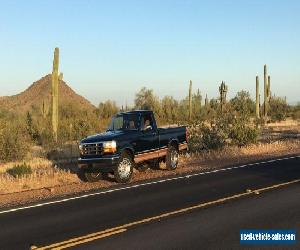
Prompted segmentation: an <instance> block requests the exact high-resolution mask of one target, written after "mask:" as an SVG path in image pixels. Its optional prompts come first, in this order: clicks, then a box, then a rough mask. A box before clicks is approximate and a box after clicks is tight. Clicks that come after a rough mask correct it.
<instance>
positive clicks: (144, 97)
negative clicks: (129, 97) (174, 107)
mask: <svg viewBox="0 0 300 250" xmlns="http://www.w3.org/2000/svg"><path fill="white" fill-rule="evenodd" d="M134 103H135V108H136V109H145V110H153V111H154V112H155V114H157V115H158V116H160V111H161V110H160V103H159V98H158V97H157V96H155V95H154V93H153V89H147V88H146V87H143V88H142V89H141V90H140V91H139V92H137V93H136V95H135V100H134Z"/></svg>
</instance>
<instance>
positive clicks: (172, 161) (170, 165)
mask: <svg viewBox="0 0 300 250" xmlns="http://www.w3.org/2000/svg"><path fill="white" fill-rule="evenodd" d="M178 160H179V152H178V149H177V148H176V147H175V146H173V145H170V146H169V148H168V152H167V155H166V167H167V169H168V170H175V169H176V168H177V166H178Z"/></svg>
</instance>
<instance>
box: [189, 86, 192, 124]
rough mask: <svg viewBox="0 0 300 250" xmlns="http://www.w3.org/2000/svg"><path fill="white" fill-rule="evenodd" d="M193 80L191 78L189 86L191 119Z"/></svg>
mask: <svg viewBox="0 0 300 250" xmlns="http://www.w3.org/2000/svg"><path fill="white" fill-rule="evenodd" d="M192 84H193V83H192V80H190V86H189V120H191V119H192Z"/></svg>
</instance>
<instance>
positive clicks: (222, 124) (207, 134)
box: [189, 112, 259, 151]
mask: <svg viewBox="0 0 300 250" xmlns="http://www.w3.org/2000/svg"><path fill="white" fill-rule="evenodd" d="M248 120H249V119H248V117H247V116H245V115H242V116H239V115H238V114H234V113H233V112H228V113H223V114H219V115H218V116H217V118H216V119H215V120H214V121H213V122H212V124H211V126H208V125H205V124H203V123H202V124H198V125H193V126H191V127H190V128H189V131H190V145H189V147H190V149H191V150H192V151H196V150H201V149H221V148H223V147H224V146H225V145H226V143H227V144H231V145H238V146H244V145H247V144H251V143H255V142H256V141H257V138H258V135H259V131H258V129H256V128H255V127H251V126H250V125H249V121H248Z"/></svg>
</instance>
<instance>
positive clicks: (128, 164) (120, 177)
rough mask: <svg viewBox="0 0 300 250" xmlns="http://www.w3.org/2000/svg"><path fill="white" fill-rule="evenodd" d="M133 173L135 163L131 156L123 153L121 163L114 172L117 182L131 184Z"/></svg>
mask: <svg viewBox="0 0 300 250" xmlns="http://www.w3.org/2000/svg"><path fill="white" fill-rule="evenodd" d="M132 173H133V161H132V158H131V157H130V155H128V154H127V153H125V152H124V153H123V154H122V155H121V157H120V160H119V163H118V165H117V166H116V168H115V170H114V176H115V179H116V181H117V182H119V183H126V182H129V181H130V179H131V176H132Z"/></svg>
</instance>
